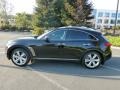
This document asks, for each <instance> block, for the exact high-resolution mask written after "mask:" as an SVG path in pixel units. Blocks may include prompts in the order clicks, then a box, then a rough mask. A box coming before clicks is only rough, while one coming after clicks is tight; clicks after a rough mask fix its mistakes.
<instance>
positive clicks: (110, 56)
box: [104, 52, 112, 61]
mask: <svg viewBox="0 0 120 90" xmlns="http://www.w3.org/2000/svg"><path fill="white" fill-rule="evenodd" d="M111 58H112V52H110V53H109V54H105V55H104V61H107V60H110V59H111Z"/></svg>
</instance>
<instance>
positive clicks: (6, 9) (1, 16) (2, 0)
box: [0, 0, 13, 26]
mask: <svg viewBox="0 0 120 90" xmlns="http://www.w3.org/2000/svg"><path fill="white" fill-rule="evenodd" d="M12 10H13V6H12V4H11V3H9V2H8V0H0V22H1V23H0V24H1V25H0V26H3V25H6V24H9V21H8V18H9V15H11V12H12Z"/></svg>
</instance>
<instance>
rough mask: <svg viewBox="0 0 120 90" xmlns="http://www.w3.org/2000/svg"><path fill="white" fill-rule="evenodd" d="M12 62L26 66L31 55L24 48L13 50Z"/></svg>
mask: <svg viewBox="0 0 120 90" xmlns="http://www.w3.org/2000/svg"><path fill="white" fill-rule="evenodd" d="M11 59H12V62H13V63H14V64H15V65H17V66H21V67H22V66H26V65H27V64H28V63H29V61H30V55H29V54H28V52H26V51H25V50H24V49H22V48H18V49H15V50H13V52H12V55H11Z"/></svg>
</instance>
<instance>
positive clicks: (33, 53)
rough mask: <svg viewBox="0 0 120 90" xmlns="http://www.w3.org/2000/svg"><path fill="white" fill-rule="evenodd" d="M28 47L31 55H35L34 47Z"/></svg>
mask: <svg viewBox="0 0 120 90" xmlns="http://www.w3.org/2000/svg"><path fill="white" fill-rule="evenodd" d="M28 48H29V50H30V51H31V53H32V55H33V56H36V54H35V51H34V49H33V48H32V47H28Z"/></svg>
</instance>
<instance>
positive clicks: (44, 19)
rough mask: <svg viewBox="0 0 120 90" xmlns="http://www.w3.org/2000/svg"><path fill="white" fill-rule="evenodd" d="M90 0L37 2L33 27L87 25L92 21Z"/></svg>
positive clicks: (48, 0) (41, 0)
mask: <svg viewBox="0 0 120 90" xmlns="http://www.w3.org/2000/svg"><path fill="white" fill-rule="evenodd" d="M88 1H89V0H36V2H37V7H36V10H35V14H34V17H33V18H34V20H33V26H34V27H40V28H45V29H46V28H47V29H48V28H52V27H60V26H66V25H79V26H80V25H87V21H88V20H90V19H92V18H93V16H91V13H92V4H91V3H89V2H88Z"/></svg>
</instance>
